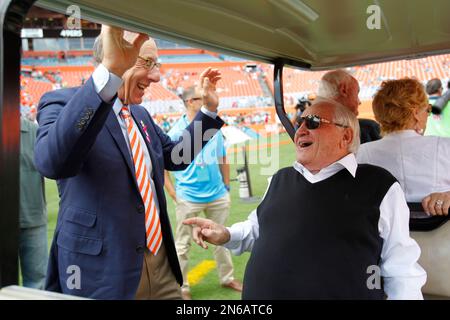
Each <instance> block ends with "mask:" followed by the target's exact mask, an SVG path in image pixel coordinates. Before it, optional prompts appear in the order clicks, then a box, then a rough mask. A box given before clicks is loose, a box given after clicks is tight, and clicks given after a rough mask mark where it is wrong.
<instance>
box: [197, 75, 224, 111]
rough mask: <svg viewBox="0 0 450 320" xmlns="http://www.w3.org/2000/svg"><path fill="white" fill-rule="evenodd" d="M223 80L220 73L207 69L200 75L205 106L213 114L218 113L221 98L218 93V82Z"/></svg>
mask: <svg viewBox="0 0 450 320" xmlns="http://www.w3.org/2000/svg"><path fill="white" fill-rule="evenodd" d="M220 79H221V76H220V71H219V70H217V69H212V68H207V69H206V70H205V71H203V72H202V74H201V75H200V83H199V86H200V92H201V93H202V98H203V105H204V106H205V107H206V108H207V109H208V110H209V111H212V112H217V107H218V106H219V96H218V95H217V92H216V84H217V81H219V80H220Z"/></svg>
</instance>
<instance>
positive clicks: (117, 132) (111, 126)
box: [106, 110, 138, 187]
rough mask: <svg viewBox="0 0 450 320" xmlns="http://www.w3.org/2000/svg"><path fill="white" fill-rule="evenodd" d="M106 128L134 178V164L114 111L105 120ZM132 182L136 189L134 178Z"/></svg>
mask: <svg viewBox="0 0 450 320" xmlns="http://www.w3.org/2000/svg"><path fill="white" fill-rule="evenodd" d="M106 128H108V131H109V133H110V134H111V135H112V137H113V138H114V141H115V142H116V145H117V147H118V148H119V150H120V152H121V153H122V156H123V158H124V160H125V163H126V164H127V167H128V170H129V172H130V174H131V176H132V177H134V176H135V173H134V164H133V162H132V158H131V154H130V151H129V150H128V147H127V143H126V142H125V138H124V136H123V133H122V129H121V128H120V125H119V122H118V121H117V117H116V114H115V113H114V110H111V112H110V113H109V115H108V119H106ZM133 180H134V183H135V185H136V187H138V185H137V182H136V178H134V179H133Z"/></svg>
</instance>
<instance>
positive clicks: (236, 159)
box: [46, 134, 295, 300]
mask: <svg viewBox="0 0 450 320" xmlns="http://www.w3.org/2000/svg"><path fill="white" fill-rule="evenodd" d="M277 140H279V142H280V144H279V145H278V144H277ZM271 143H272V144H273V145H271ZM241 146H242V145H241ZM247 146H248V149H249V151H248V154H247V156H248V160H249V171H250V179H251V186H252V192H253V196H255V197H262V196H263V194H264V192H265V190H266V188H267V178H268V177H269V176H270V175H271V174H273V173H275V172H276V171H277V170H278V169H280V168H283V167H286V166H290V165H292V163H293V161H294V160H295V151H294V147H293V144H292V143H291V142H290V138H289V137H288V135H287V134H281V135H280V136H278V137H276V138H275V139H268V140H264V139H261V140H258V141H256V140H254V141H251V142H250V143H249V144H247ZM229 151H231V152H229V154H228V158H229V161H230V162H231V166H230V173H231V178H232V179H233V178H236V175H237V174H236V169H237V168H239V167H242V166H243V157H242V151H241V149H240V148H236V149H234V152H233V150H229ZM271 158H272V161H271V160H270V159H271ZM269 163H272V165H269ZM230 194H231V201H232V203H231V212H230V217H229V218H228V222H227V225H231V224H233V223H235V222H238V221H242V220H245V219H246V218H247V216H248V215H249V213H250V212H251V211H252V210H253V209H255V208H256V207H257V205H258V203H259V201H256V202H245V201H242V200H241V199H240V198H239V182H237V181H233V182H231V191H230ZM46 196H47V208H48V240H49V242H48V243H49V245H50V244H51V241H52V238H53V233H54V231H55V225H56V220H57V212H58V202H59V198H58V190H57V187H56V183H55V181H53V180H46ZM167 202H168V211H169V216H170V220H171V223H172V227H173V228H174V227H175V224H176V219H175V206H174V203H173V201H172V199H171V198H170V197H168V196H167ZM212 250H213V249H212V248H211V246H210V247H209V249H208V250H204V249H202V248H200V247H198V246H197V245H196V244H195V243H194V244H193V245H192V247H191V251H190V259H189V265H190V268H193V267H194V266H196V265H197V264H199V263H200V262H202V261H203V260H213V259H214V257H213V252H212ZM248 258H249V253H244V254H243V255H241V256H233V263H234V268H235V278H236V279H238V280H242V278H243V276H244V271H245V265H246V263H247V260H248ZM191 292H192V297H193V299H204V300H206V299H215V300H236V299H240V297H241V296H240V293H238V292H235V291H233V290H230V289H225V288H222V287H221V286H220V284H219V279H218V275H217V270H215V269H214V270H212V271H211V272H209V273H207V274H206V275H205V277H204V278H203V279H202V280H201V281H200V282H199V283H198V284H197V285H195V286H193V287H192V288H191Z"/></svg>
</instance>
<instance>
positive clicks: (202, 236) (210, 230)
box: [183, 218, 230, 249]
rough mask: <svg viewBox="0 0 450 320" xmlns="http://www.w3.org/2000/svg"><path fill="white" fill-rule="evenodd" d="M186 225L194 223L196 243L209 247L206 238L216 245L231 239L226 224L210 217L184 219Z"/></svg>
mask: <svg viewBox="0 0 450 320" xmlns="http://www.w3.org/2000/svg"><path fill="white" fill-rule="evenodd" d="M183 224H185V225H192V226H193V229H192V237H193V238H194V241H195V243H197V244H198V245H199V246H201V247H203V248H204V249H208V246H207V245H206V243H205V240H206V241H207V242H209V243H212V244H215V245H222V244H224V243H227V242H228V241H229V240H230V233H229V232H228V230H227V228H225V227H224V226H222V225H220V224H218V223H215V222H214V221H212V220H209V219H203V218H189V219H186V220H184V221H183Z"/></svg>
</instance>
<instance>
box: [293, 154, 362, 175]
mask: <svg viewBox="0 0 450 320" xmlns="http://www.w3.org/2000/svg"><path fill="white" fill-rule="evenodd" d="M357 168H358V162H357V161H356V157H355V154H353V153H349V154H348V155H346V156H345V157H343V158H341V159H339V160H338V161H336V162H334V163H332V164H330V165H329V166H327V167H325V168H322V170H320V171H319V172H318V173H316V174H312V173H311V171H309V170H308V169H306V168H305V167H304V166H303V165H302V164H301V163H299V162H297V161H295V162H294V169H296V170H297V171H298V172H300V173H301V174H302V175H303V176H305V175H306V176H309V177H312V176H316V177H320V176H331V175H333V174H334V173H337V172H338V171H340V170H341V169H347V171H348V172H349V173H350V174H351V175H352V176H353V178H354V177H355V176H356V169H357Z"/></svg>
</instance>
